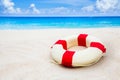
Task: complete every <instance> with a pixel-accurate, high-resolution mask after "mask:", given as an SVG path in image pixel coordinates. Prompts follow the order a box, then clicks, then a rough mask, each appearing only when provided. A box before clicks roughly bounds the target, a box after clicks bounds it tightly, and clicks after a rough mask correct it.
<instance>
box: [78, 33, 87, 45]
mask: <svg viewBox="0 0 120 80" xmlns="http://www.w3.org/2000/svg"><path fill="white" fill-rule="evenodd" d="M87 36H88V34H80V35H79V36H78V45H79V46H86V37H87Z"/></svg>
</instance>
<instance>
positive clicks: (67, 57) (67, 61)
mask: <svg viewBox="0 0 120 80" xmlns="http://www.w3.org/2000/svg"><path fill="white" fill-rule="evenodd" d="M74 53H75V51H65V53H64V54H63V57H62V64H63V65H64V66H67V67H72V58H73V55H74Z"/></svg>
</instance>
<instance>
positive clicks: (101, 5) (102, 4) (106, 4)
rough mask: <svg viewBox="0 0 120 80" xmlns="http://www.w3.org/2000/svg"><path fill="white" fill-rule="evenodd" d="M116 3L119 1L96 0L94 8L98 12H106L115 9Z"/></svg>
mask: <svg viewBox="0 0 120 80" xmlns="http://www.w3.org/2000/svg"><path fill="white" fill-rule="evenodd" d="M117 3H119V2H118V0H97V1H96V8H97V9H98V10H99V11H100V12H107V11H110V10H114V9H116V8H117Z"/></svg>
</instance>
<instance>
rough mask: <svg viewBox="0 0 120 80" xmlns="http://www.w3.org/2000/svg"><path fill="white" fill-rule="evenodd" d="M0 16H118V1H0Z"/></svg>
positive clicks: (119, 4)
mask: <svg viewBox="0 0 120 80" xmlns="http://www.w3.org/2000/svg"><path fill="white" fill-rule="evenodd" d="M0 16H120V0H0Z"/></svg>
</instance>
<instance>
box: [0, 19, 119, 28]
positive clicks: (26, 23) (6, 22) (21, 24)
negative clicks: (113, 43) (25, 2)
mask: <svg viewBox="0 0 120 80" xmlns="http://www.w3.org/2000/svg"><path fill="white" fill-rule="evenodd" d="M106 27H108V28H113V27H114V28H120V17H0V30H6V29H53V28H106Z"/></svg>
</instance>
